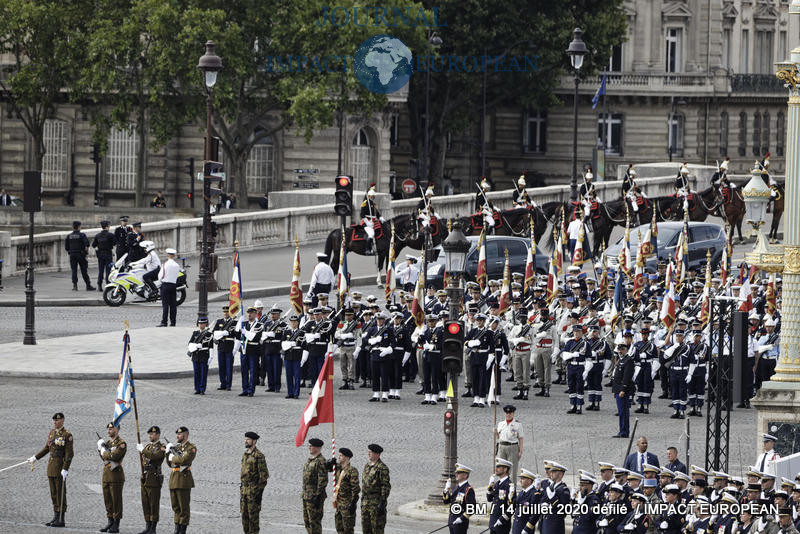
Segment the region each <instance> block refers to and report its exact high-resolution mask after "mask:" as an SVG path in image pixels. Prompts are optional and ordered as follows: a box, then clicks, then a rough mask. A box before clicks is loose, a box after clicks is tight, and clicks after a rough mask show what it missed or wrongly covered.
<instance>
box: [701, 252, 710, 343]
mask: <svg viewBox="0 0 800 534" xmlns="http://www.w3.org/2000/svg"><path fill="white" fill-rule="evenodd" d="M702 299H703V300H702V302H701V303H700V322H701V323H703V327H705V326H706V324H708V320H709V319H710V318H711V264H710V263H706V283H705V285H704V286H703V296H702Z"/></svg>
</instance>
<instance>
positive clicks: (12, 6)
mask: <svg viewBox="0 0 800 534" xmlns="http://www.w3.org/2000/svg"><path fill="white" fill-rule="evenodd" d="M89 10H90V6H89V5H88V3H87V2H81V1H80V0H0V53H2V54H4V55H5V57H7V58H10V59H11V63H10V65H9V67H8V68H7V70H6V73H5V77H3V76H0V87H2V89H3V92H4V93H5V94H4V97H5V98H6V99H7V101H8V103H9V105H10V106H11V109H12V110H13V111H14V112H15V113H16V114H17V115H18V116H19V118H20V120H22V123H23V124H24V125H25V128H26V129H27V130H28V133H30V135H31V138H32V140H33V153H34V161H33V166H34V170H39V171H40V170H42V160H43V159H44V154H45V146H44V124H45V121H46V120H47V119H48V118H50V117H52V116H53V114H54V112H55V107H56V104H57V103H59V102H64V101H67V100H68V99H69V98H70V90H71V88H72V87H74V84H75V82H76V80H77V78H78V72H79V69H80V67H81V65H83V57H84V55H83V54H84V51H85V37H84V36H85V34H86V24H87V22H88V21H89V20H90V18H91V17H90V16H89V13H88V12H89Z"/></svg>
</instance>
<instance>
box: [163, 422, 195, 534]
mask: <svg viewBox="0 0 800 534" xmlns="http://www.w3.org/2000/svg"><path fill="white" fill-rule="evenodd" d="M175 441H177V442H178V444H177V445H173V444H172V443H167V445H166V447H164V452H165V453H166V454H167V465H168V466H169V467H170V469H172V472H171V473H170V475H169V496H170V500H171V501H172V511H173V512H174V514H175V532H174V534H186V527H188V526H189V519H190V518H191V514H190V511H189V506H190V502H191V499H192V488H193V487H194V477H192V470H191V467H192V462H194V459H195V456H197V447H195V446H194V444H192V443H190V442H189V429H188V428H186V427H185V426H182V427H179V428H178V430H176V431H175Z"/></svg>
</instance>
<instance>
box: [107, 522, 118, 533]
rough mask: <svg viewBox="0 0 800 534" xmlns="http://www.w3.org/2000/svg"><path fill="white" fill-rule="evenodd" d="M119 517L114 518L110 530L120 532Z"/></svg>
mask: <svg viewBox="0 0 800 534" xmlns="http://www.w3.org/2000/svg"><path fill="white" fill-rule="evenodd" d="M119 522H120V520H119V519H114V521H113V523H112V524H111V528H109V529H108V531H109V532H112V533H115V534H116V533H118V532H119Z"/></svg>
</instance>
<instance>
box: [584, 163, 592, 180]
mask: <svg viewBox="0 0 800 534" xmlns="http://www.w3.org/2000/svg"><path fill="white" fill-rule="evenodd" d="M583 176H584V178H586V179H587V180H591V179H592V178H594V174H592V166H591V165H589V167H587V168H586V174H584V175H583Z"/></svg>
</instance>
